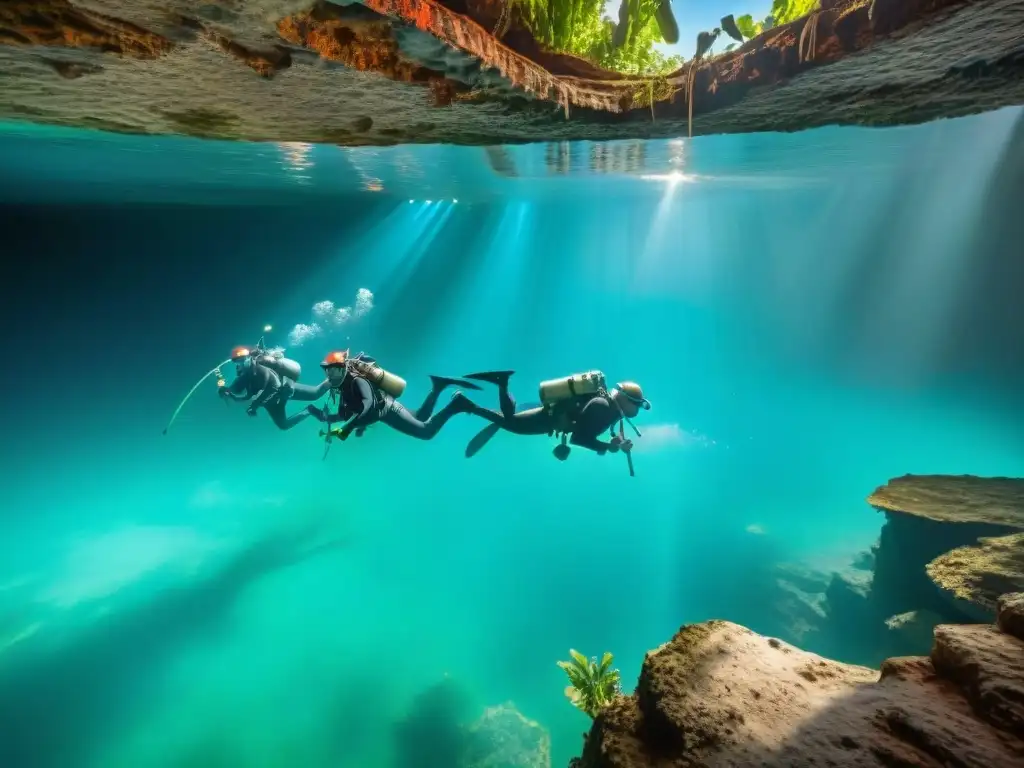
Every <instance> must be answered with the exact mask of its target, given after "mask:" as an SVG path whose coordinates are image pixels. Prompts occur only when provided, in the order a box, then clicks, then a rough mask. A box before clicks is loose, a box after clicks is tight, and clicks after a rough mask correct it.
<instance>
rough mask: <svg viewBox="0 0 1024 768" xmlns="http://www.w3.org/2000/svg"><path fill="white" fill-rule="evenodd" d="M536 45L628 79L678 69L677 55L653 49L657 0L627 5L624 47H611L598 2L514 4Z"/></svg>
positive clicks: (609, 24)
mask: <svg viewBox="0 0 1024 768" xmlns="http://www.w3.org/2000/svg"><path fill="white" fill-rule="evenodd" d="M513 1H514V2H515V3H516V7H517V9H518V13H519V17H520V19H521V20H522V21H523V23H524V24H525V26H526V27H527V28H528V29H529V30H530V32H531V34H533V37H534V39H535V40H537V42H539V43H540V44H541V45H542V46H544V47H545V48H547V49H548V50H551V51H555V52H556V53H568V54H572V55H574V56H579V57H580V58H583V59H587V60H589V61H592V62H593V63H594V64H597V65H598V66H600V67H604V68H605V69H610V70H613V71H615V72H622V73H624V74H628V75H650V74H653V75H658V74H667V73H669V72H672V71H674V70H677V69H679V67H680V66H682V63H683V60H682V57H680V56H665V55H664V54H662V53H661V52H659V51H656V50H654V43H655V42H657V41H659V40H661V39H662V36H661V29H660V28H659V26H658V22H657V19H656V18H655V12H656V10H657V8H658V5H659V0H628V2H629V6H630V8H629V10H630V14H631V16H630V24H629V30H628V34H627V37H626V41H625V43H624V44H623V45H621V46H620V47H618V48H616V47H615V46H614V45H613V44H612V38H613V35H614V32H615V22H614V21H612V20H611V19H610V18H608V17H607V16H603V15H602V12H603V10H604V2H603V0H551V2H547V0H513Z"/></svg>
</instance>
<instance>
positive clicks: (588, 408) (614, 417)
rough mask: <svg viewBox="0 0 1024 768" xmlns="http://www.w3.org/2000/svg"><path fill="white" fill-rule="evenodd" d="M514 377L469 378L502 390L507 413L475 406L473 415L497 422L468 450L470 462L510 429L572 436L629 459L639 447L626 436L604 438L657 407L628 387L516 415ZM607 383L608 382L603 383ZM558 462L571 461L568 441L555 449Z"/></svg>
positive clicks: (574, 442)
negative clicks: (511, 385)
mask: <svg viewBox="0 0 1024 768" xmlns="http://www.w3.org/2000/svg"><path fill="white" fill-rule="evenodd" d="M513 373H514V371H488V372H485V373H471V374H469V375H468V376H466V377H465V378H467V379H477V380H478V381H487V382H490V383H492V384H495V385H497V387H498V403H499V406H500V408H501V412H500V413H499V412H497V411H492V410H489V409H487V408H481V407H480V406H478V405H476V404H475V403H474V404H473V405H472V411H471V412H472V413H474V414H476V415H477V416H480V417H481V418H484V419H486V420H487V421H489V422H491V424H490V426H487V427H485V428H484V429H483V430H481V432H480V433H479V434H477V435H476V437H474V438H473V439H472V440H471V441H470V443H469V445H468V446H467V447H466V458H469V457H471V456H473V455H475V454H476V453H477V452H478V451H479V450H480V449H481V448H483V447H484V446H485V445H486V444H487V442H488V441H489V440H490V439H491V438H492V437H494V435H495V434H497V432H498V430H500V429H504V430H505V431H507V432H513V433H515V434H517V435H553V434H561V435H563V436H568V441H567V442H568V443H570V444H572V445H578V446H580V447H581V448H587V449H588V450H591V451H594V452H595V453H597V454H598V455H604V454H605V453H617V452H618V451H622V452H623V453H629V452H630V451H632V450H633V441H632V440H628V439H626V438H625V437H622V436H620V435H613V436H612V438H611V440H609V441H607V442H606V441H603V440H599V439H598V437H599V435H601V434H602V433H603V432H605V431H606V430H609V431H610V430H611V428H612V427H613V426H614V425H615V423H616V422H618V421H621V420H622V419H623V418H625V419H632V418H633V417H635V416H636V415H637V414H638V413H639V412H640V409H641V408H643V409H644V410H645V411H649V410H650V409H651V404H650V402H649V401H648V400H647V398H645V397H644V393H643V390H642V389H641V388H640V385H639V384H637V383H635V382H632V381H626V382H622V383H621V384H619V385H618V386H617V387H616V388H614V389H612V390H611V391H610V392H604V391H601V392H596V393H591V394H584V395H577V396H576V397H572V398H569V399H566V400H562V401H561V402H557V403H554V404H553V405H549V406H541V407H538V408H530V409H528V410H524V411H518V412H517V411H516V401H515V400H514V399H513V397H512V395H511V394H510V393H509V391H508V380H509V377H511V376H512V374H513ZM602 382H603V377H602ZM554 454H555V458H557V459H558V460H559V461H565V460H566V459H567V458H568V457H569V446H568V445H567V444H566V441H565V440H563V442H562V444H561V445H558V446H556V447H555V450H554Z"/></svg>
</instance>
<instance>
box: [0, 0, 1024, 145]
mask: <svg viewBox="0 0 1024 768" xmlns="http://www.w3.org/2000/svg"><path fill="white" fill-rule="evenodd" d="M501 7H502V6H501V4H500V3H499V2H497V0H459V2H456V0H443V1H442V0H364V2H363V3H348V4H334V3H327V2H323V1H320V2H301V0H300V1H299V2H296V1H295V0H263V2H260V3H256V2H253V1H252V0H225V1H224V2H219V3H208V4H203V3H195V2H192V0H168V1H165V2H160V1H159V0H77V1H76V2H71V1H70V0H39V1H37V2H33V1H30V0H8V2H5V3H3V4H0V68H2V71H3V73H4V88H3V89H0V119H8V120H21V121H30V122H36V123H42V124H50V125H64V126H77V127H85V128H99V129H104V130H108V131H116V132H125V133H142V134H175V133H177V134H186V135H191V136H201V137H209V138H222V139H242V140H258V141H282V142H327V143H336V144H341V145H388V144H396V143H403V142H416V143H420V142H447V143H454V144H477V145H488V144H501V143H516V142H525V141H543V140H578V139H591V140H600V139H622V138H656V137H666V136H678V135H680V134H685V133H686V132H687V119H686V115H687V112H688V110H689V106H690V105H689V96H690V89H689V88H687V83H688V82H689V77H690V75H691V71H690V68H689V66H688V65H687V66H686V67H684V68H683V69H682V70H680V71H679V72H676V73H673V74H672V75H670V76H668V77H659V78H653V79H652V78H638V77H624V76H622V75H620V74H616V73H612V72H607V71H604V70H602V69H600V68H598V67H596V66H594V65H592V64H589V63H587V62H584V61H582V60H580V59H575V58H574V57H571V56H565V55H559V54H553V53H550V52H545V51H543V50H541V49H540V47H539V46H538V45H537V44H536V42H535V41H533V40H532V38H530V37H529V35H528V33H525V32H524V31H523V30H522V29H510V30H506V31H505V32H504V33H502V35H501V40H498V39H496V38H495V37H494V35H493V34H492V32H491V31H490V30H494V29H495V23H494V19H495V18H497V17H499V16H500V9H501ZM1022 27H1024V0H967V1H965V2H954V0H915V1H914V2H904V1H903V0H870V2H869V1H868V0H822V10H821V11H819V12H816V13H813V14H811V15H809V16H807V17H805V18H802V19H798V20H796V21H794V22H791V23H789V24H786V25H782V26H780V27H778V28H775V29H772V30H769V31H768V32H765V33H764V34H762V35H761V36H759V37H758V38H756V39H754V40H751V41H749V42H747V43H744V44H743V45H742V46H740V47H739V48H738V49H736V50H734V51H732V52H729V53H725V54H721V55H719V56H717V57H715V58H713V59H710V60H707V61H703V62H700V63H699V64H698V65H697V67H695V68H694V71H693V73H692V74H693V76H694V77H693V81H692V82H693V88H692V97H693V98H692V100H693V113H694V119H693V133H694V134H701V133H723V132H751V131H765V130H785V131H790V130H800V129H803V128H809V127H814V126H820V125H826V124H862V125H894V124H905V123H914V122H922V121H926V120H931V119H934V118H938V117H953V116H958V115H966V114H971V113H976V112H981V111H985V110H988V109H994V108H998V107H1001V106H1007V105H1012V104H1024V77H1022V76H1021V73H1022V70H1024V46H1022V44H1021V41H1020V37H1019V33H1018V30H1019V29H1021V28H1022ZM652 102H653V103H652Z"/></svg>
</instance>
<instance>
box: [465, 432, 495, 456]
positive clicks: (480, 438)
mask: <svg viewBox="0 0 1024 768" xmlns="http://www.w3.org/2000/svg"><path fill="white" fill-rule="evenodd" d="M500 429H501V426H500V425H498V424H488V425H487V426H486V427H484V428H483V429H481V430H480V431H479V432H477V434H476V437H474V438H473V439H472V440H470V441H469V445H467V446H466V458H467V459H471V458H473V457H474V456H476V454H477V453H478V452H479V451H480V449H481V448H483V447H484V446H485V445H487V443H489V442H490V440H491V438H492V437H494V436H495V435H496V434H498V431H499V430H500Z"/></svg>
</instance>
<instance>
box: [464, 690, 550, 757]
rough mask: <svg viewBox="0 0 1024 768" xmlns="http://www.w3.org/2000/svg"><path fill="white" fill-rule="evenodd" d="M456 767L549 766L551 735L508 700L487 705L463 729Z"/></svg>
mask: <svg viewBox="0 0 1024 768" xmlns="http://www.w3.org/2000/svg"><path fill="white" fill-rule="evenodd" d="M459 768H551V737H550V735H549V734H548V732H547V731H546V730H545V729H544V726H542V725H541V724H540V723H538V722H536V721H535V720H529V719H527V718H526V717H524V716H523V714H522V713H521V712H520V711H519V710H518V709H516V708H515V706H514V705H513V704H512V703H511V702H506V703H505V704H502V705H501V706H497V707H489V708H488V709H486V710H485V711H484V713H483V715H481V716H480V718H479V719H478V720H477V721H476V722H474V723H473V724H472V725H470V726H469V728H468V729H467V730H466V746H465V750H464V752H463V757H462V760H461V762H460V764H459Z"/></svg>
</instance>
